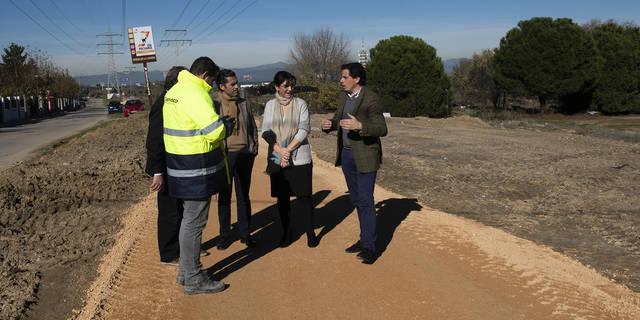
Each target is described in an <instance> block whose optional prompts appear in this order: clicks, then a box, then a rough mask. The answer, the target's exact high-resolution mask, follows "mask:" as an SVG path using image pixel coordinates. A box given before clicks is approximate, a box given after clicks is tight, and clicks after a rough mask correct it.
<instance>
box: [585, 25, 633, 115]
mask: <svg viewBox="0 0 640 320" xmlns="http://www.w3.org/2000/svg"><path fill="white" fill-rule="evenodd" d="M594 24H595V23H592V24H590V25H589V26H590V30H591V34H592V36H593V38H594V40H595V43H596V45H597V48H598V52H599V53H600V56H601V57H602V60H603V63H602V66H601V68H600V69H599V70H598V71H599V72H598V75H597V83H598V85H597V88H596V90H595V92H594V95H593V104H594V105H595V106H596V107H597V109H598V110H600V111H603V112H605V113H627V112H640V28H639V27H638V26H636V25H631V24H627V25H619V24H617V23H615V22H614V21H608V22H606V23H599V24H595V25H594Z"/></svg>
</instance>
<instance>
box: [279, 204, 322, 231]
mask: <svg viewBox="0 0 640 320" xmlns="http://www.w3.org/2000/svg"><path fill="white" fill-rule="evenodd" d="M297 199H298V202H299V203H300V204H301V207H302V210H301V211H302V212H300V213H301V214H303V215H304V216H305V219H306V232H307V236H312V237H314V236H315V234H314V232H313V200H312V199H311V197H308V196H303V197H297ZM278 213H279V214H280V223H281V224H282V230H284V235H285V237H288V238H290V237H291V233H292V223H291V216H292V214H291V199H290V197H289V196H278Z"/></svg>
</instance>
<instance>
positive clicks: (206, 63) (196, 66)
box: [189, 57, 220, 78]
mask: <svg viewBox="0 0 640 320" xmlns="http://www.w3.org/2000/svg"><path fill="white" fill-rule="evenodd" d="M218 71H220V67H218V65H217V64H216V63H215V62H213V60H211V58H209V57H200V58H198V59H196V60H195V61H193V64H191V68H189V72H191V73H192V74H194V75H196V76H199V75H201V74H204V73H205V72H206V73H207V75H208V76H211V77H214V78H215V77H216V76H217V75H218Z"/></svg>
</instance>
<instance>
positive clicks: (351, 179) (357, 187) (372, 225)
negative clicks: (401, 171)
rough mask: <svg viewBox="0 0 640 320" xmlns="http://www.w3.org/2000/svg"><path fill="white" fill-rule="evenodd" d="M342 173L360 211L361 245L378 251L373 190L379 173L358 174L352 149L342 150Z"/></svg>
mask: <svg viewBox="0 0 640 320" xmlns="http://www.w3.org/2000/svg"><path fill="white" fill-rule="evenodd" d="M342 173H344V177H345V180H346V181H347V188H349V197H350V198H351V203H352V204H353V206H354V207H356V209H357V210H358V220H359V221H360V244H361V245H362V247H363V248H366V249H369V250H374V251H375V249H376V245H375V243H376V209H375V207H374V202H373V190H374V187H375V185H376V174H377V171H374V172H367V173H362V172H358V168H356V162H355V160H354V159H353V151H352V150H351V149H346V148H345V149H342Z"/></svg>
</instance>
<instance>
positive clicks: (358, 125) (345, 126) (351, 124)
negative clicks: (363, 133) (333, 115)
mask: <svg viewBox="0 0 640 320" xmlns="http://www.w3.org/2000/svg"><path fill="white" fill-rule="evenodd" d="M347 115H348V116H349V119H344V120H340V127H342V130H354V131H357V130H361V129H362V122H360V121H358V119H356V117H354V116H353V115H351V114H350V113H347Z"/></svg>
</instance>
